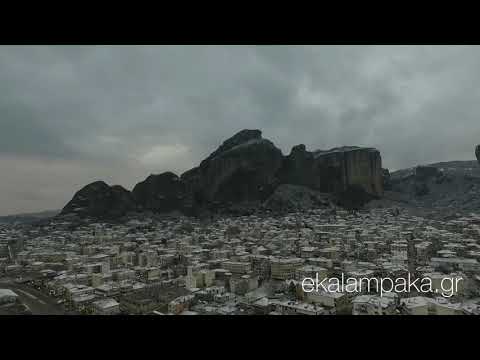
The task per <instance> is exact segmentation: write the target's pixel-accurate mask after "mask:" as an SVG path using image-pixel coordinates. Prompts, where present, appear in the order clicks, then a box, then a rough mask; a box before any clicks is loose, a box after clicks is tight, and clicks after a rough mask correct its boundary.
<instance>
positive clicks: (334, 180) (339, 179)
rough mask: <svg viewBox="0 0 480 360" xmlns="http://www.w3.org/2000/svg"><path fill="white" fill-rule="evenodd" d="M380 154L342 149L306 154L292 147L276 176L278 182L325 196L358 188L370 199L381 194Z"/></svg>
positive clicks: (366, 150) (356, 149)
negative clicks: (316, 191) (298, 186)
mask: <svg viewBox="0 0 480 360" xmlns="http://www.w3.org/2000/svg"><path fill="white" fill-rule="evenodd" d="M381 166H382V159H381V157H380V152H379V151H378V150H376V149H373V148H361V147H341V148H334V149H331V150H327V151H322V150H317V151H314V152H309V151H307V150H306V149H305V145H297V146H295V147H293V149H292V151H291V153H290V155H288V156H287V157H285V159H284V161H283V165H282V168H281V169H280V171H279V173H278V178H279V180H280V182H281V183H287V184H294V185H301V186H307V187H309V188H312V189H315V190H318V191H321V192H328V193H337V194H339V193H342V192H344V191H346V190H347V189H348V188H349V187H350V186H351V185H360V186H361V187H362V188H363V189H364V190H365V192H367V193H368V194H370V195H373V196H376V197H378V196H382V194H383V171H382V167H381Z"/></svg>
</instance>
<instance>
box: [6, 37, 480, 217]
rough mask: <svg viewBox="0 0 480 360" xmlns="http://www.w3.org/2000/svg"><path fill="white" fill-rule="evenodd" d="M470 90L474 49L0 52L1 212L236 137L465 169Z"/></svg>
mask: <svg viewBox="0 0 480 360" xmlns="http://www.w3.org/2000/svg"><path fill="white" fill-rule="evenodd" d="M479 84H480V47H478V46H418V45H417V46H0V174H1V181H0V215H6V214H12V213H18V212H31V211H41V210H46V209H58V208H61V207H63V206H64V205H65V203H66V202H67V201H69V200H70V198H71V197H72V195H73V194H74V192H75V191H77V190H79V189H80V188H81V187H82V186H84V185H86V184H87V183H90V182H92V181H95V180H104V181H106V182H107V183H109V184H111V185H113V184H120V185H123V186H124V187H126V188H127V189H130V190H131V189H132V187H133V186H134V185H135V183H137V182H139V181H141V180H143V179H145V178H146V177H147V176H148V175H149V174H151V173H161V172H164V171H167V170H170V171H174V172H176V173H178V174H180V173H182V172H183V171H186V170H188V169H190V168H192V167H194V166H196V165H197V164H198V163H199V162H200V161H201V160H202V159H203V158H205V157H206V156H208V155H209V154H210V153H211V152H212V151H214V150H215V149H216V148H217V147H218V145H220V144H221V142H222V141H224V140H225V139H227V138H228V137H230V136H231V135H233V134H234V133H236V132H237V131H239V130H241V129H245V128H249V129H257V128H258V129H261V130H262V132H263V136H264V137H265V138H268V139H270V140H272V141H273V142H274V143H275V144H276V145H277V146H278V147H279V148H280V149H281V150H282V151H283V153H284V154H288V153H289V152H290V149H291V148H292V146H294V145H297V144H300V143H303V144H305V145H306V146H307V149H309V150H315V149H327V148H331V147H335V146H341V145H359V146H373V147H376V148H378V149H379V150H380V152H381V155H382V159H383V167H387V168H390V169H400V168H405V167H411V166H415V165H417V164H425V163H432V162H438V161H449V160H473V159H474V158H475V156H474V146H475V144H477V143H480V86H479Z"/></svg>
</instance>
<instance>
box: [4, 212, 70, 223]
mask: <svg viewBox="0 0 480 360" xmlns="http://www.w3.org/2000/svg"><path fill="white" fill-rule="evenodd" d="M60 211H61V210H45V211H39V212H32V213H22V214H12V215H4V216H0V223H14V222H32V221H37V220H42V219H48V218H51V217H54V216H56V215H58V214H59V213H60Z"/></svg>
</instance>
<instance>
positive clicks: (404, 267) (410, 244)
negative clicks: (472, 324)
mask: <svg viewBox="0 0 480 360" xmlns="http://www.w3.org/2000/svg"><path fill="white" fill-rule="evenodd" d="M479 240H480V216H478V215H475V214H472V215H471V216H469V217H462V218H458V219H456V220H451V221H446V222H439V221H435V220H429V219H425V218H420V217H416V216H412V215H410V214H408V213H406V212H405V211H403V210H402V211H400V212H398V211H396V209H374V210H370V211H362V212H357V213H350V212H347V211H343V210H337V211H332V210H331V209H330V210H312V211H308V212H303V213H291V214H287V215H281V216H280V215H277V216H273V215H268V214H265V215H262V216H260V215H251V216H242V217H218V218H215V219H210V221H200V220H196V219H193V218H187V217H181V218H164V219H158V218H157V219H144V220H141V221H139V220H131V221H129V222H127V223H125V224H109V223H100V222H93V221H91V222H85V223H84V224H83V225H81V226H77V227H75V228H73V227H72V224H71V223H69V222H67V221H62V220H53V221H50V222H49V223H48V224H47V225H42V226H35V227H32V226H29V227H22V226H18V225H17V226H13V225H0V277H3V278H8V279H16V280H17V281H23V282H25V283H28V284H30V285H31V286H36V287H37V288H38V289H41V291H43V292H44V293H46V294H48V295H49V296H51V297H52V298H55V299H56V301H57V302H58V303H61V304H62V306H64V307H65V309H66V311H67V310H68V311H75V312H77V313H81V314H152V315H167V314H175V315H195V314H201V315H203V314H225V315H233V314H263V315H267V314H271V315H276V314H278V315H284V314H306V315H329V314H375V315H379V314H392V315H393V314H424V315H427V314H478V313H479V311H480V306H479V304H480V292H479V289H480V287H479V285H480V276H479V275H480V264H479V262H478V260H479V258H480V243H479ZM409 273H410V274H412V273H413V274H414V276H416V277H422V278H428V279H431V282H432V286H433V290H434V291H432V292H429V293H425V292H422V293H414V292H413V293H412V292H409V293H396V292H391V293H390V292H389V293H386V294H383V295H382V296H381V294H379V293H377V292H375V291H372V290H371V289H369V288H366V289H362V291H361V292H359V293H349V292H346V291H343V290H335V291H325V290H320V291H313V292H308V293H307V292H305V291H304V290H303V288H302V281H303V279H305V278H316V279H319V280H324V279H327V280H329V279H332V278H335V277H337V278H338V277H341V276H342V274H343V275H344V276H346V277H347V276H348V277H349V278H354V279H361V278H365V277H369V278H376V277H377V278H380V277H384V278H385V277H389V278H392V279H398V278H402V277H404V278H405V277H407V276H408V274H409ZM446 277H460V278H461V279H462V282H461V286H460V287H458V289H456V290H455V291H454V293H452V294H449V296H448V297H447V296H443V295H444V294H443V293H442V289H443V288H442V287H441V286H440V285H441V283H442V280H443V279H444V278H446ZM0 295H2V296H4V297H5V299H4V301H11V300H14V299H15V298H14V295H12V293H10V292H7V291H3V290H2V291H0ZM9 299H10V300H9ZM0 301H2V299H1V298H0ZM0 306H1V305H0Z"/></svg>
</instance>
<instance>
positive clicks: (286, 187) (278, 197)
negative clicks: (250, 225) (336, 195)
mask: <svg viewBox="0 0 480 360" xmlns="http://www.w3.org/2000/svg"><path fill="white" fill-rule="evenodd" d="M331 203H332V196H331V195H330V194H325V193H321V192H319V191H316V190H312V189H310V188H308V187H305V186H299V185H290V184H282V185H280V186H278V187H277V188H276V189H275V192H274V193H273V194H272V195H271V196H270V197H269V198H268V199H267V200H266V201H265V203H264V204H263V207H264V208H265V209H268V210H272V211H280V212H283V211H298V210H308V209H313V208H318V207H328V206H330V205H331Z"/></svg>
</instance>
